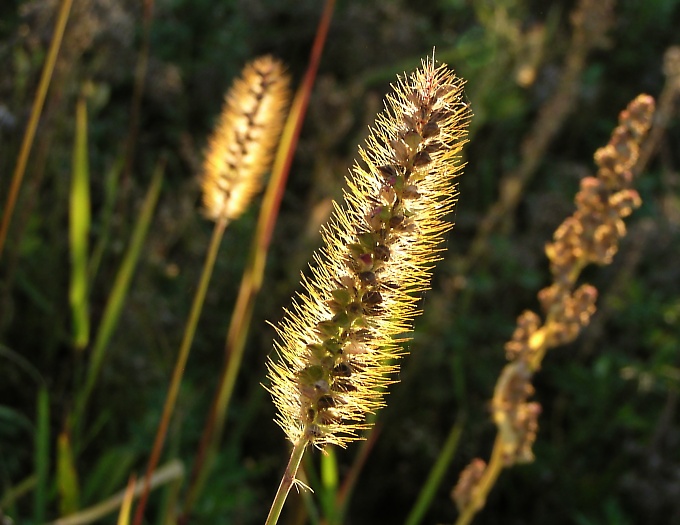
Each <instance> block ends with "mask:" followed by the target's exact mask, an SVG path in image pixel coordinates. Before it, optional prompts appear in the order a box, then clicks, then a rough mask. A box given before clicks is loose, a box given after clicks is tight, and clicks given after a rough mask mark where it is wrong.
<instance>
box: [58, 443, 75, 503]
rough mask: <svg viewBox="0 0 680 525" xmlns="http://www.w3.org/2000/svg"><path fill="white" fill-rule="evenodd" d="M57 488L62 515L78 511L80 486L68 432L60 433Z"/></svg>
mask: <svg viewBox="0 0 680 525" xmlns="http://www.w3.org/2000/svg"><path fill="white" fill-rule="evenodd" d="M57 490H58V492H59V512H60V513H61V514H62V515H68V514H72V513H74V512H76V511H77V510H78V507H80V488H79V486H78V474H77V472H76V466H75V462H74V460H73V449H72V447H71V438H70V436H69V435H68V433H66V432H62V433H61V434H59V439H58V441H57Z"/></svg>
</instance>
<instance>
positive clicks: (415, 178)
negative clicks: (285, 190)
mask: <svg viewBox="0 0 680 525" xmlns="http://www.w3.org/2000/svg"><path fill="white" fill-rule="evenodd" d="M393 88H394V89H393V92H392V93H391V94H390V95H388V96H387V100H386V108H385V111H383V112H382V113H381V114H380V115H378V117H377V119H376V123H375V126H374V127H373V129H372V130H371V132H370V134H369V137H368V139H367V141H366V143H365V145H364V147H362V148H360V149H359V156H360V159H361V164H359V163H358V164H357V165H356V166H355V167H354V169H353V171H352V172H351V173H350V174H349V176H348V177H347V179H346V184H347V189H346V190H345V192H344V203H343V204H342V205H341V206H340V205H335V209H334V213H333V216H332V217H331V219H330V222H329V223H328V224H327V225H326V226H325V227H324V228H323V230H322V237H323V241H324V246H323V247H322V248H321V249H320V250H319V251H318V252H317V253H316V254H315V255H314V262H313V264H312V272H311V277H309V278H306V277H303V279H302V285H303V292H302V293H301V294H300V295H299V297H298V299H297V300H296V301H294V304H293V307H292V309H291V310H289V311H287V312H286V314H285V316H284V319H283V320H282V321H281V323H280V325H279V326H278V327H277V330H278V335H279V341H278V342H277V343H276V348H277V350H278V353H279V357H280V359H279V360H278V361H274V360H270V362H269V364H268V366H269V378H270V380H271V386H270V387H269V390H270V392H271V394H272V397H273V399H274V402H275V404H276V406H277V408H278V410H279V416H278V423H279V425H280V426H281V427H282V428H283V430H284V431H285V432H286V434H287V437H288V439H290V441H292V442H293V443H297V442H299V440H301V439H303V440H306V441H309V442H312V443H314V444H315V445H317V446H323V445H324V444H328V443H330V444H337V445H341V446H344V445H345V444H346V443H347V442H349V441H352V440H354V439H357V431H359V430H361V429H363V428H365V427H366V423H365V418H366V414H367V413H371V412H374V411H375V410H376V409H377V408H379V407H381V406H382V405H383V393H384V390H385V387H386V386H387V385H388V384H389V383H391V382H393V380H392V379H391V373H393V372H394V371H395V370H396V368H397V365H396V361H395V357H398V356H399V354H400V352H401V351H400V347H399V342H401V341H404V340H405V339H404V334H405V333H406V332H408V331H409V330H410V329H411V327H412V321H413V318H414V317H415V315H416V314H417V313H418V312H417V306H416V303H417V300H418V295H419V293H420V292H422V291H424V290H425V289H427V288H428V286H429V282H430V276H431V270H432V265H433V263H434V262H435V261H436V260H437V259H438V257H439V252H440V248H439V247H438V245H439V243H440V242H441V240H442V238H443V234H444V233H445V232H446V231H447V230H448V229H449V228H450V226H451V225H450V223H448V222H446V221H444V216H445V215H446V214H447V213H449V212H450V211H451V210H452V209H453V206H454V204H455V202H456V195H457V192H456V184H455V180H454V179H455V177H456V175H457V174H458V173H459V171H460V169H461V167H462V165H461V163H460V162H459V157H460V152H461V148H462V146H463V144H464V143H465V142H466V139H465V137H466V134H467V126H468V123H469V120H470V116H471V113H470V109H469V106H468V104H467V102H466V101H465V97H464V95H463V81H462V80H461V79H459V78H458V77H456V76H455V75H454V73H453V72H452V71H451V70H450V69H448V68H447V67H446V66H445V65H441V66H436V65H435V63H434V61H431V60H427V61H425V62H423V65H422V68H421V69H419V70H417V71H416V72H414V73H413V74H411V75H410V76H404V77H403V78H400V79H399V80H398V82H397V83H396V85H394V86H393Z"/></svg>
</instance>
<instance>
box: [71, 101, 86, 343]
mask: <svg viewBox="0 0 680 525" xmlns="http://www.w3.org/2000/svg"><path fill="white" fill-rule="evenodd" d="M70 193H71V194H70V208H69V249H70V253H71V285H70V289H69V301H70V303H71V315H72V317H73V344H74V346H75V348H76V350H79V351H82V350H83V349H84V348H85V347H86V346H87V343H88V342H89V340H90V316H89V307H88V298H87V295H88V293H87V290H88V286H87V265H88V262H87V260H88V255H87V252H88V236H89V234H90V168H89V160H88V153H87V106H86V102H85V99H84V98H82V97H81V98H80V99H79V100H78V104H77V106H76V138H75V146H74V148H73V169H72V172H71V191H70Z"/></svg>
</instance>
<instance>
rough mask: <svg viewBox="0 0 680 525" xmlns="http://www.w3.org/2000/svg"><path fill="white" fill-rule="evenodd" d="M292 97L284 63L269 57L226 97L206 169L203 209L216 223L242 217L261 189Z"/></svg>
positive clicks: (253, 66)
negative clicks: (263, 177)
mask: <svg viewBox="0 0 680 525" xmlns="http://www.w3.org/2000/svg"><path fill="white" fill-rule="evenodd" d="M289 98H290V94H289V78H288V76H287V75H286V74H285V72H284V68H283V65H282V64H281V63H280V62H279V61H277V60H275V59H273V58H272V57H270V56H264V57H261V58H258V59H256V60H254V61H253V62H251V63H250V64H248V65H246V67H245V68H244V70H243V73H242V75H241V77H240V78H238V79H236V80H235V81H234V84H233V86H232V87H231V89H230V90H229V92H228V93H227V95H226V97H225V101H224V106H223V108H222V113H221V114H220V117H219V120H218V123H217V126H216V128H215V131H214V133H213V135H212V136H211V137H210V139H209V142H208V150H207V153H206V157H205V162H204V165H203V179H202V186H203V205H204V208H205V214H206V216H207V217H208V218H210V219H212V220H215V221H217V220H221V219H224V220H227V221H232V220H234V219H236V218H237V217H238V216H240V215H241V214H242V213H243V211H244V210H245V208H246V207H247V206H248V204H249V203H250V201H251V200H252V198H253V196H254V195H255V194H256V193H257V192H258V191H259V190H260V186H261V180H262V176H263V174H264V172H265V171H267V169H268V168H269V166H270V164H271V161H272V157H273V153H274V148H275V147H276V144H277V142H278V139H279V135H280V134H281V129H282V127H283V122H284V119H285V113H286V108H287V106H288V101H289Z"/></svg>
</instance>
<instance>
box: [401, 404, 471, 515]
mask: <svg viewBox="0 0 680 525" xmlns="http://www.w3.org/2000/svg"><path fill="white" fill-rule="evenodd" d="M464 423H465V417H464V416H462V415H461V416H459V417H458V419H457V420H456V423H455V424H454V425H453V428H451V431H450V432H449V435H448V437H447V438H446V443H444V447H443V448H442V451H441V452H440V454H439V456H438V457H437V461H436V463H435V464H434V467H432V470H431V471H430V475H429V476H428V478H427V481H426V482H425V485H423V487H422V488H421V489H420V494H418V499H417V500H416V503H415V505H413V509H411V512H410V513H409V515H408V517H407V518H406V522H405V525H419V524H420V523H421V522H422V520H423V517H424V516H425V513H426V512H427V509H429V508H430V505H431V504H432V501H433V500H434V498H435V496H436V495H437V490H438V489H439V486H440V485H441V483H442V480H443V479H444V475H445V474H446V471H447V469H448V468H449V465H450V464H451V460H452V459H453V456H454V455H455V453H456V450H457V449H458V443H459V442H460V436H461V434H462V433H463V426H464Z"/></svg>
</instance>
